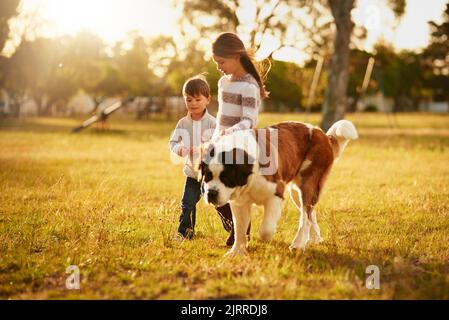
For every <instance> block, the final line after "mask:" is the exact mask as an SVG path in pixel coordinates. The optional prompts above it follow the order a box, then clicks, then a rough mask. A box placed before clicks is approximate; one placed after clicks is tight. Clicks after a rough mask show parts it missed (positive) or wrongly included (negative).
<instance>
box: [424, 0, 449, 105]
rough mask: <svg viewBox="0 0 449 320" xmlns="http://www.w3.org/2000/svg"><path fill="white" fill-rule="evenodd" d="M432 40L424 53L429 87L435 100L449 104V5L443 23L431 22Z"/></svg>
mask: <svg viewBox="0 0 449 320" xmlns="http://www.w3.org/2000/svg"><path fill="white" fill-rule="evenodd" d="M429 25H430V28H431V40H430V43H429V46H428V47H427V48H426V50H425V51H424V53H423V59H424V66H425V70H426V82H427V87H430V88H431V89H433V91H434V98H436V99H437V100H442V101H444V100H445V101H448V102H449V3H448V4H447V5H446V9H445V11H444V14H443V22H442V23H441V24H437V23H435V22H433V21H431V22H429Z"/></svg>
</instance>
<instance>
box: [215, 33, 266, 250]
mask: <svg viewBox="0 0 449 320" xmlns="http://www.w3.org/2000/svg"><path fill="white" fill-rule="evenodd" d="M212 53H213V60H214V61H215V63H216V64H217V69H218V71H220V72H221V73H223V74H224V75H223V77H221V78H220V80H219V81H218V113H217V126H216V129H215V132H214V134H213V137H212V140H214V139H217V138H218V137H219V136H221V135H224V134H230V133H232V132H234V131H237V130H245V129H252V128H255V127H256V125H257V119H258V115H259V109H260V104H261V100H262V99H264V98H267V97H268V94H269V93H268V92H267V91H266V90H265V86H264V78H265V76H266V75H267V74H268V71H269V69H270V67H271V64H268V68H267V69H266V72H264V73H263V76H261V73H260V72H259V71H258V69H257V68H256V64H255V62H254V60H253V59H252V57H251V56H250V54H249V53H248V51H247V50H246V48H245V46H244V44H243V42H242V41H241V40H240V39H239V37H238V36H237V35H236V34H234V33H222V34H221V35H220V36H219V37H218V38H217V39H216V40H215V42H214V43H213V44H212ZM268 62H269V61H268ZM217 211H218V212H219V214H220V217H221V219H222V221H223V225H227V226H229V229H230V234H229V237H228V239H227V240H226V244H227V245H228V246H232V245H233V243H234V228H233V223H232V212H231V207H230V205H229V204H226V205H225V206H223V207H221V208H217ZM250 227H251V225H250V226H249V227H248V231H247V235H248V237H249V233H250ZM227 229H228V228H227Z"/></svg>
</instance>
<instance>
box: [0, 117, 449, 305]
mask: <svg viewBox="0 0 449 320" xmlns="http://www.w3.org/2000/svg"><path fill="white" fill-rule="evenodd" d="M348 118H349V119H350V120H353V121H354V122H355V124H356V125H357V127H358V128H359V131H360V135H361V138H360V139H359V140H357V141H355V142H351V143H350V144H349V146H348V148H347V149H346V151H345V154H344V155H343V157H342V159H341V160H340V161H339V162H338V163H336V164H335V166H334V168H333V171H332V173H331V175H330V177H329V180H328V184H327V186H326V188H325V191H324V193H323V194H322V197H321V200H320V203H319V205H318V221H319V224H320V226H321V229H322V235H323V237H324V238H325V242H324V243H322V244H320V245H315V246H310V247H308V249H307V250H306V251H305V252H290V251H289V250H288V245H289V244H290V242H291V241H292V239H293V237H294V234H295V232H296V228H297V224H298V215H299V213H298V212H297V210H296V209H294V206H293V204H292V202H291V201H290V200H289V199H288V197H287V199H288V200H286V201H285V204H284V210H283V214H282V217H281V220H280V222H279V225H278V231H277V232H276V234H275V236H274V239H273V241H272V242H270V243H264V242H261V241H259V240H258V235H257V231H258V226H259V225H260V221H261V210H260V209H259V208H256V209H254V215H253V229H252V239H251V243H250V247H249V255H248V256H246V257H239V258H236V259H227V258H224V257H223V255H224V253H225V252H226V251H227V248H226V247H225V246H224V242H225V239H226V236H227V234H226V232H225V231H224V230H223V228H222V226H221V223H220V220H219V218H218V216H217V214H216V213H215V210H214V209H213V208H210V207H208V206H206V205H205V204H204V202H203V201H201V202H200V203H199V205H198V213H197V228H196V229H197V233H198V237H197V238H196V239H195V240H193V241H187V242H182V243H179V242H175V241H173V236H174V234H175V231H176V228H177V218H178V215H179V202H180V198H181V195H182V191H183V184H184V177H183V174H182V165H173V164H172V163H171V162H170V157H169V152H168V149H167V141H168V137H169V134H170V131H171V130H172V129H173V128H174V125H175V122H174V121H164V120H160V119H159V120H158V119H155V120H152V121H146V122H135V121H133V120H132V119H130V118H127V117H119V116H116V115H114V116H113V119H111V120H112V121H111V127H112V130H111V131H109V132H99V131H96V130H95V129H88V130H86V131H85V132H82V133H80V134H72V133H70V129H71V128H72V127H75V126H76V125H77V124H79V122H80V119H54V118H29V119H24V120H12V119H8V120H1V121H0V150H1V152H0V181H1V191H0V298H2V299H8V298H12V299H48V298H50V299H61V298H68V299H86V298H89V299H115V298H117V299H227V298H235V299H422V298H428V299H449V276H448V274H449V245H448V243H449V186H448V182H449V165H448V163H449V115H430V114H405V115H399V116H397V118H396V122H397V127H395V128H392V127H391V124H392V123H393V122H392V121H393V120H392V118H391V117H387V116H386V115H383V114H359V115H350V116H349V117H348ZM281 120H299V121H304V120H305V116H304V115H303V114H261V116H260V125H261V126H262V125H266V124H270V123H275V122H278V121H281ZM307 121H308V122H311V123H314V124H316V123H318V121H319V116H318V115H311V116H309V117H308V118H307ZM69 265H77V266H79V268H80V271H81V289H80V290H68V289H66V288H65V281H66V277H67V276H68V274H66V273H65V270H66V268H67V267H68V266H69ZM369 265H377V266H378V267H379V268H380V290H368V289H367V288H366V287H365V279H366V278H367V276H368V275H367V274H366V273H365V269H366V267H367V266H369Z"/></svg>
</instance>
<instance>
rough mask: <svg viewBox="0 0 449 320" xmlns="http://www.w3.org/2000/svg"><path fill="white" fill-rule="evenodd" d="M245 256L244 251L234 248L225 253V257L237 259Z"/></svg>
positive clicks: (243, 249) (245, 252)
mask: <svg viewBox="0 0 449 320" xmlns="http://www.w3.org/2000/svg"><path fill="white" fill-rule="evenodd" d="M246 254H247V251H246V249H245V248H244V247H243V248H235V247H233V248H232V249H231V250H229V251H228V252H226V254H225V255H224V256H225V257H237V256H245V255H246Z"/></svg>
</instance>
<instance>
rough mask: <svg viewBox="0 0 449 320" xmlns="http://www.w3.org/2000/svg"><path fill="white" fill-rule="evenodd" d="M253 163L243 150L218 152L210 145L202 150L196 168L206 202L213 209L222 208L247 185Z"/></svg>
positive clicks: (235, 149) (233, 149) (251, 158)
mask: <svg viewBox="0 0 449 320" xmlns="http://www.w3.org/2000/svg"><path fill="white" fill-rule="evenodd" d="M254 161H255V160H254V158H253V157H251V156H250V155H249V154H248V153H247V152H246V151H245V150H243V149H240V148H232V149H230V150H228V151H218V150H217V148H216V147H215V146H214V145H213V144H210V145H209V146H208V147H207V148H206V149H205V150H204V152H203V155H202V158H201V162H200V164H199V168H198V171H199V178H200V182H201V188H202V190H203V194H204V198H205V200H206V202H207V203H209V204H212V205H214V206H215V207H221V206H224V205H225V204H226V203H227V202H228V201H229V200H230V199H231V196H232V194H233V193H234V192H235V190H236V189H237V188H239V187H243V186H245V185H246V184H247V183H248V178H249V176H250V175H251V174H252V173H253V166H254Z"/></svg>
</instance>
